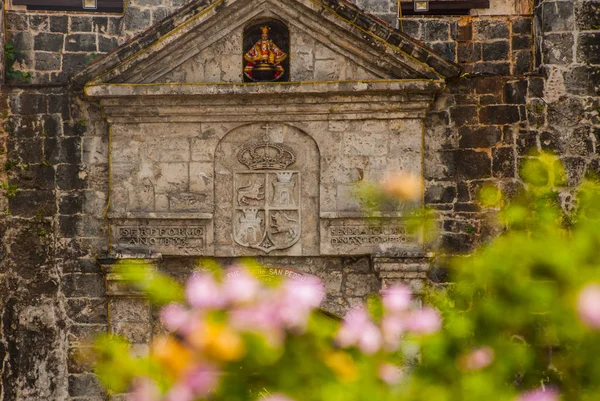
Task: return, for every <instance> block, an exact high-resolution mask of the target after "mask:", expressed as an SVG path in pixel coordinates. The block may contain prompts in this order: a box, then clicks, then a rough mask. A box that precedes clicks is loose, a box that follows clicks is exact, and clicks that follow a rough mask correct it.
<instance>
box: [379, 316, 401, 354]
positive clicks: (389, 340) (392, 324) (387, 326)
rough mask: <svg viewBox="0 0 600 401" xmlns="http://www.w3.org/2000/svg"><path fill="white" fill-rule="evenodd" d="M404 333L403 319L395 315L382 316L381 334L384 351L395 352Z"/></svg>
mask: <svg viewBox="0 0 600 401" xmlns="http://www.w3.org/2000/svg"><path fill="white" fill-rule="evenodd" d="M405 331H406V323H405V322H404V318H403V317H400V316H397V315H391V316H390V315H388V316H384V317H383V320H382V321H381V332H382V335H383V343H384V347H385V349H386V350H388V351H391V352H393V351H396V350H397V349H398V347H399V346H400V339H401V338H402V335H403V334H404V332H405Z"/></svg>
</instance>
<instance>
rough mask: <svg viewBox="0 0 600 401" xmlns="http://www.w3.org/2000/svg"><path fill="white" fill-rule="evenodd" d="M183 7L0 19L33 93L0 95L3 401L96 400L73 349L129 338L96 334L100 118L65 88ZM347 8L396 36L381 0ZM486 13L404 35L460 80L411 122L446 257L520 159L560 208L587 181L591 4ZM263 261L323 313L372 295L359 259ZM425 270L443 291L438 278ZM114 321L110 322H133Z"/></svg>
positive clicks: (481, 235) (102, 314)
mask: <svg viewBox="0 0 600 401" xmlns="http://www.w3.org/2000/svg"><path fill="white" fill-rule="evenodd" d="M492 2H493V3H494V0H492ZM183 3H184V2H183V1H180V0H162V1H161V0H133V1H132V2H131V4H129V5H128V7H127V9H126V12H125V14H124V15H122V16H121V15H97V14H95V15H91V14H83V13H81V14H80V13H60V12H26V11H24V10H23V9H17V8H13V9H10V10H8V12H7V13H6V17H7V18H6V21H5V22H6V27H7V43H11V44H13V45H14V46H15V49H16V53H17V62H16V64H15V68H16V69H18V70H22V71H23V72H29V73H30V74H31V80H30V82H29V83H28V84H27V82H14V81H13V82H12V84H18V85H12V86H3V87H2V89H1V91H0V118H1V119H2V122H3V125H2V131H1V132H0V138H1V142H0V145H1V146H0V148H2V152H1V153H0V163H1V164H2V166H3V168H2V169H0V170H2V171H0V181H1V182H2V188H1V193H2V195H3V196H1V197H0V208H1V210H2V214H1V217H2V219H1V222H0V235H1V236H2V247H1V248H0V297H1V302H2V308H1V316H0V331H1V334H0V361H1V362H0V372H1V373H2V382H1V384H0V385H1V389H0V394H1V395H2V396H1V399H2V400H3V401H9V400H10V401H13V400H39V399H47V400H67V399H72V400H79V401H84V400H89V401H91V400H100V399H104V398H105V397H104V395H103V392H102V390H101V389H100V387H99V385H98V383H97V381H96V380H95V379H94V377H93V375H92V374H91V373H90V371H89V367H85V366H82V365H81V364H80V362H79V361H78V360H77V358H75V350H76V349H77V348H78V347H79V346H81V344H82V343H83V341H84V340H85V339H86V338H87V337H88V336H89V335H92V334H94V333H98V332H102V331H107V330H109V329H110V330H113V331H115V332H118V333H121V334H125V335H133V334H134V332H133V331H132V330H129V328H130V327H131V326H130V325H128V324H124V325H121V326H114V327H110V328H109V326H108V305H107V299H106V286H105V282H104V275H103V273H102V272H101V271H100V266H99V265H98V263H96V261H95V259H94V257H95V256H96V255H97V254H98V253H102V252H105V251H106V249H107V247H108V238H109V235H108V225H107V220H106V216H105V211H106V210H107V205H108V202H109V199H108V186H109V183H108V171H107V169H108V158H109V143H108V128H107V125H106V122H105V120H104V116H103V115H102V113H101V111H100V110H99V108H98V106H97V105H96V104H94V103H92V102H88V101H86V100H85V99H83V98H82V97H79V96H80V94H73V93H71V92H70V91H69V89H68V86H67V80H68V77H69V76H72V75H73V74H74V73H76V72H77V71H79V70H81V69H82V68H83V67H84V66H85V65H86V64H88V63H90V62H92V61H93V59H94V58H96V57H97V56H99V55H102V54H105V53H107V52H109V51H110V50H112V49H114V48H115V47H116V46H117V45H120V44H122V43H125V42H126V41H127V40H129V39H130V38H131V37H133V36H134V35H135V34H137V33H139V32H141V31H143V30H144V29H145V28H147V27H148V26H150V25H151V24H153V23H155V22H157V21H158V20H160V19H162V18H164V17H165V16H166V15H167V14H168V13H169V12H171V11H173V10H175V9H177V8H179V7H180V6H182V5H183ZM357 3H358V4H359V5H360V6H362V7H364V8H366V9H367V10H368V11H371V12H373V13H375V14H376V15H377V16H379V17H381V18H383V19H385V20H387V21H389V22H391V23H395V4H396V2H395V1H387V0H385V1H375V0H357ZM504 3H510V2H504ZM511 4H512V3H511ZM515 4H516V3H515ZM513 5H514V4H513ZM494 7H496V6H494ZM494 7H493V8H492V11H494V10H497V12H490V13H488V14H489V15H476V14H482V13H483V10H479V11H477V12H474V13H473V14H474V15H471V16H465V17H407V18H405V19H404V20H403V23H402V27H403V29H404V31H405V32H406V33H408V34H410V35H412V36H414V37H416V38H417V39H419V40H421V41H422V42H424V43H426V44H428V45H431V46H432V47H433V48H434V49H436V50H437V51H438V52H439V53H440V54H442V55H444V56H445V57H446V58H447V59H449V60H452V61H456V62H458V63H460V64H461V68H462V71H463V73H464V75H463V76H462V77H461V78H460V79H457V80H455V81H451V82H448V83H447V88H446V89H445V91H444V92H443V93H441V94H440V95H439V96H438V97H437V98H436V100H435V102H434V103H433V105H432V107H431V108H430V111H429V113H428V115H427V118H426V120H425V135H424V138H425V139H424V146H425V158H424V160H425V164H424V167H423V171H424V177H425V179H426V193H425V203H426V204H428V205H430V206H431V207H433V208H434V209H437V210H438V211H439V212H440V227H441V230H442V232H441V236H440V241H439V242H440V245H441V246H442V247H443V249H445V250H446V251H447V252H450V253H461V252H468V251H469V250H471V249H472V248H473V246H476V245H477V244H480V243H483V242H485V241H487V240H488V239H489V238H491V237H493V236H494V235H495V234H496V232H495V231H494V228H493V227H492V226H491V225H490V224H489V217H490V216H491V215H493V213H494V211H493V210H491V211H490V210H482V208H481V206H480V205H479V203H478V202H477V190H478V189H479V188H480V187H481V186H482V185H483V184H485V183H495V184H497V185H499V186H500V188H502V189H503V191H504V192H505V193H506V194H512V193H514V192H515V191H517V190H518V189H519V188H520V185H521V184H520V180H519V166H520V165H521V163H522V161H523V160H524V159H525V158H535V157H536V155H537V154H538V153H539V152H540V151H542V150H550V151H553V152H556V153H557V154H558V155H559V156H560V157H561V160H562V161H563V162H564V163H565V165H566V167H567V180H566V181H565V183H564V186H563V187H561V188H560V189H559V191H560V193H561V196H560V199H561V201H562V202H563V207H565V208H566V209H568V208H569V207H571V204H570V200H571V198H572V191H573V189H574V187H575V186H576V185H577V183H578V182H580V180H581V179H582V177H584V176H586V175H587V176H589V175H591V174H600V158H599V157H598V154H600V142H599V141H600V116H599V110H600V100H599V98H600V92H599V91H600V58H599V56H598V55H600V50H599V49H598V46H599V44H600V33H599V32H598V31H599V28H600V2H598V1H589V0H586V1H583V0H572V1H571V0H560V1H540V2H538V3H537V4H536V6H535V7H534V10H533V12H532V14H522V13H523V11H522V10H521V8H519V7H517V6H516V5H514V7H513V8H509V9H508V10H509V11H510V14H511V15H507V13H506V12H504V11H502V10H505V9H500V8H494ZM503 14H504V15H503ZM332 59H334V58H332ZM314 68H315V70H319V72H318V73H321V67H319V68H317V66H316V64H315V65H314ZM315 74H317V72H315ZM345 130H346V128H343V127H342V128H340V132H345ZM340 135H341V134H340ZM365 146H366V147H367V146H368V144H366V145H365ZM365 149H367V150H368V148H365ZM358 150H360V149H358ZM360 151H362V150H360ZM353 168H354V167H353ZM353 168H348V169H347V170H346V171H345V173H344V174H346V176H347V177H346V179H347V180H349V181H353V180H357V179H358V177H359V176H360V174H359V173H358V169H353ZM224 261H225V262H227V261H228V260H226V259H224ZM262 261H263V262H265V263H266V264H270V263H271V264H275V263H277V264H282V265H286V266H289V267H295V268H297V269H299V270H301V271H305V272H307V273H311V274H316V275H318V276H320V277H322V278H323V279H324V280H325V281H326V283H327V286H328V292H329V297H328V300H327V305H326V307H327V309H329V310H331V311H333V312H335V313H339V314H342V313H343V312H344V311H345V310H347V308H348V307H349V306H351V305H353V304H355V303H356V302H358V301H360V300H362V299H363V298H364V296H366V295H368V294H370V293H373V292H376V291H378V289H379V288H381V285H382V283H381V275H380V274H379V272H377V271H375V270H374V269H373V266H372V263H369V262H368V259H366V258H361V257H357V258H356V259H348V258H332V259H328V261H327V263H325V264H323V263H322V262H319V263H316V261H315V259H311V258H305V259H302V260H300V259H297V258H289V260H288V259H279V260H277V261H276V262H275V261H274V260H273V259H269V258H266V259H263V260H262ZM192 266H193V260H191V259H188V260H183V261H182V260H180V259H175V258H170V259H169V258H166V259H165V260H164V261H163V262H162V263H161V265H160V267H161V268H163V269H164V270H165V271H169V272H171V273H173V274H175V275H179V276H180V277H184V276H186V275H187V274H188V273H189V271H190V269H191V268H192ZM432 272H433V273H432V275H431V276H432V278H433V279H435V280H444V278H445V277H444V276H443V271H442V270H439V269H433V271H432ZM440 272H441V273H440ZM113 306H114V305H113ZM136 308H137V309H139V305H138V304H136V302H135V301H132V302H131V305H130V306H129V307H126V308H125V309H124V310H121V311H120V312H119V310H118V309H117V306H114V307H113V310H112V311H113V312H114V313H116V314H117V313H121V315H117V316H121V317H122V316H123V315H128V314H130V315H132V316H133V315H135V313H136V312H135V310H136ZM135 316H138V315H135ZM128 319H129V318H123V319H122V320H123V322H124V323H139V322H133V321H129V320H128ZM140 319H141V318H140ZM144 319H145V317H144ZM144 324H145V323H144Z"/></svg>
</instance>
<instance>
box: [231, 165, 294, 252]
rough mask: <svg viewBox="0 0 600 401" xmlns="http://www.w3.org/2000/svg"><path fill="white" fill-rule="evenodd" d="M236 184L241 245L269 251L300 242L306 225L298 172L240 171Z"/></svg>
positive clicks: (235, 220)
mask: <svg viewBox="0 0 600 401" xmlns="http://www.w3.org/2000/svg"><path fill="white" fill-rule="evenodd" d="M233 185H234V194H235V199H234V200H233V202H234V217H233V226H234V239H235V241H236V242H237V243H238V244H240V245H242V246H247V247H250V248H256V249H260V250H262V251H264V252H267V253H268V252H270V251H272V250H275V249H286V248H289V247H290V246H292V245H294V244H295V243H296V242H298V239H300V229H301V226H302V225H301V212H300V196H299V190H298V188H300V173H299V172H298V171H289V170H283V171H269V170H255V171H252V172H236V173H235V174H234V179H233Z"/></svg>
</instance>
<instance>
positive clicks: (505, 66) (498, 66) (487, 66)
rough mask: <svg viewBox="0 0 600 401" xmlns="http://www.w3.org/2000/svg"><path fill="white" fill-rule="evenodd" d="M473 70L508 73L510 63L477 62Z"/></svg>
mask: <svg viewBox="0 0 600 401" xmlns="http://www.w3.org/2000/svg"><path fill="white" fill-rule="evenodd" d="M474 66H475V68H474V69H473V72H475V73H479V74H489V75H503V76H506V75H510V63H497V62H494V63H477V64H475V65H474Z"/></svg>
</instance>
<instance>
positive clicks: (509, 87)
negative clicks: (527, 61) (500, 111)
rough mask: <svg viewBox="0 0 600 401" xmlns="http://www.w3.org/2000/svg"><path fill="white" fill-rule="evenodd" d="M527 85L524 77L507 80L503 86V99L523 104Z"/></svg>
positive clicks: (507, 101)
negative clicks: (516, 79)
mask: <svg viewBox="0 0 600 401" xmlns="http://www.w3.org/2000/svg"><path fill="white" fill-rule="evenodd" d="M527 85H528V82H527V80H526V79H520V80H518V81H511V82H507V83H506V86H505V87H504V101H505V102H506V103H508V104H525V101H526V97H527Z"/></svg>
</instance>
